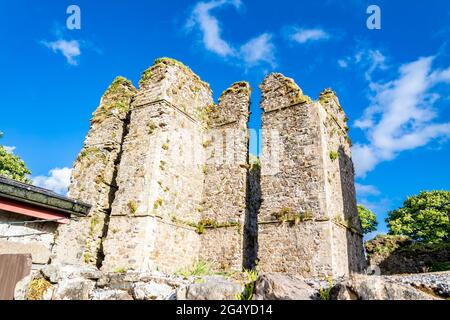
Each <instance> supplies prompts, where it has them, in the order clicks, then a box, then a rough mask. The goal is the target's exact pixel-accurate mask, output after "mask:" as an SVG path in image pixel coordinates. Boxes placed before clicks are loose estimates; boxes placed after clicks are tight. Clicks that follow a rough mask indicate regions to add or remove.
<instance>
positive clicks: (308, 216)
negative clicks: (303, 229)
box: [272, 207, 312, 225]
mask: <svg viewBox="0 0 450 320" xmlns="http://www.w3.org/2000/svg"><path fill="white" fill-rule="evenodd" d="M272 216H273V217H274V218H275V219H277V220H278V221H280V222H288V223H290V224H291V225H297V224H299V223H300V222H303V221H308V220H312V213H310V212H305V213H298V212H294V210H292V209H291V208H287V207H284V208H281V210H280V211H279V212H275V213H273V214H272Z"/></svg>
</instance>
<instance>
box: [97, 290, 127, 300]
mask: <svg viewBox="0 0 450 320" xmlns="http://www.w3.org/2000/svg"><path fill="white" fill-rule="evenodd" d="M91 299H92V300H133V297H131V296H130V294H129V293H128V292H126V291H123V290H108V289H96V290H94V291H93V292H92V298H91Z"/></svg>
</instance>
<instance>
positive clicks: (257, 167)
mask: <svg viewBox="0 0 450 320" xmlns="http://www.w3.org/2000/svg"><path fill="white" fill-rule="evenodd" d="M249 162H250V172H258V171H261V160H260V159H259V157H257V156H254V155H252V154H250V158H249Z"/></svg>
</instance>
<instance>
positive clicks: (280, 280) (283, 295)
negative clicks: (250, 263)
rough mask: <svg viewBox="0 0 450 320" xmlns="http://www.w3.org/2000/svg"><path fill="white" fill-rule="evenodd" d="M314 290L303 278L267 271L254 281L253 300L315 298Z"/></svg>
mask: <svg viewBox="0 0 450 320" xmlns="http://www.w3.org/2000/svg"><path fill="white" fill-rule="evenodd" d="M315 297H316V290H314V289H313V288H312V287H311V286H309V285H308V284H307V283H306V282H305V281H304V279H303V278H301V277H297V276H295V275H290V274H279V273H269V274H264V275H262V276H260V277H259V278H258V279H257V280H256V282H255V292H254V295H253V299H254V300H315Z"/></svg>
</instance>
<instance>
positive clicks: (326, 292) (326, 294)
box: [319, 277, 333, 300]
mask: <svg viewBox="0 0 450 320" xmlns="http://www.w3.org/2000/svg"><path fill="white" fill-rule="evenodd" d="M325 280H326V281H327V282H328V288H324V287H322V286H320V289H319V296H320V300H331V290H332V289H333V278H332V277H326V278H325Z"/></svg>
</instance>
